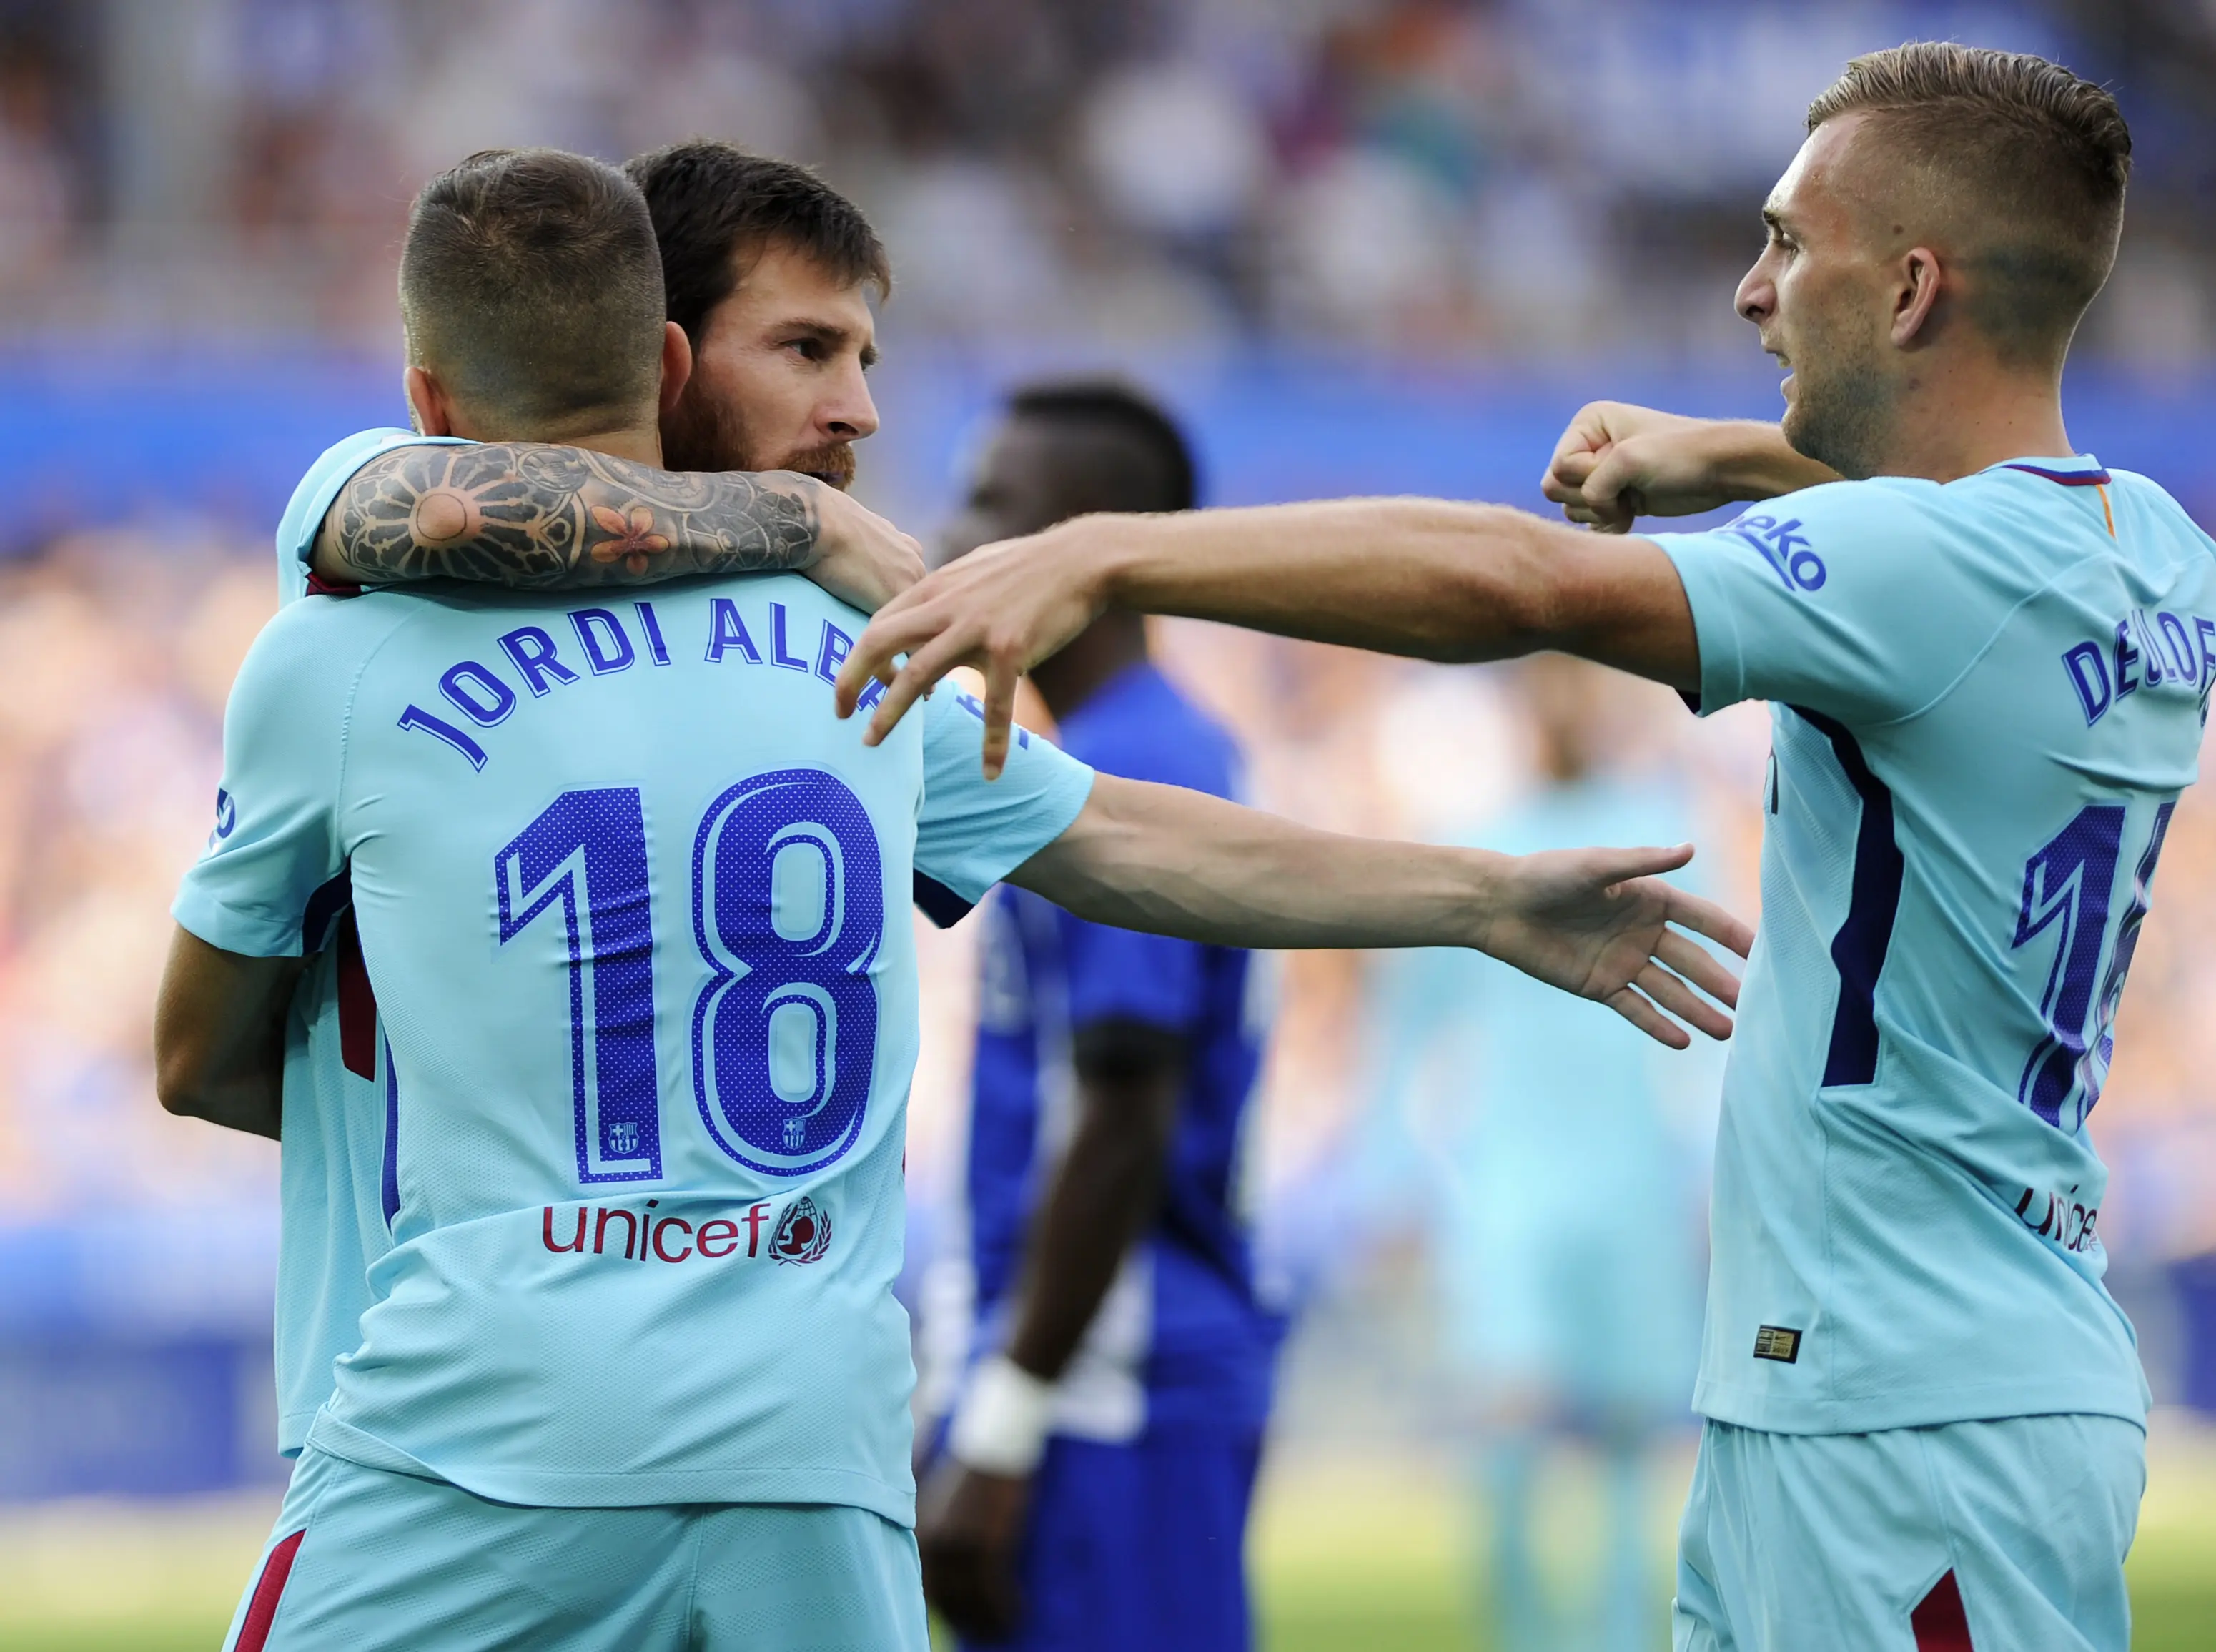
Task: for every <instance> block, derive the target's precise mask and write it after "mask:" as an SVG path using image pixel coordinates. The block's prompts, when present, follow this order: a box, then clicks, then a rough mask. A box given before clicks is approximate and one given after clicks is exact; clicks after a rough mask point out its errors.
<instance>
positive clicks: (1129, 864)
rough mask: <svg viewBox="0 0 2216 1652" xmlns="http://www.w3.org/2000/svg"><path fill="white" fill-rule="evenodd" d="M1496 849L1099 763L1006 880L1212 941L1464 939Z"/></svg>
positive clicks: (1458, 942)
mask: <svg viewBox="0 0 2216 1652" xmlns="http://www.w3.org/2000/svg"><path fill="white" fill-rule="evenodd" d="M1507 864H1508V862H1507V858H1506V857H1505V856H1502V855H1497V854H1487V853H1485V852H1483V851H1480V850H1474V849H1451V848H1433V847H1430V846H1427V845H1423V844H1415V843H1392V842H1382V841H1374V840H1371V839H1368V838H1357V837H1345V836H1341V835H1338V834H1336V833H1332V832H1322V831H1317V830H1314V829H1312V828H1309V827H1305V826H1300V825H1296V824H1295V823H1293V822H1291V821H1289V820H1285V819H1283V818H1282V817H1278V816H1275V815H1270V814H1265V813H1263V812H1261V811H1259V810H1251V809H1242V808H1240V807H1239V806H1238V805H1237V804H1230V803H1227V802H1225V801H1223V800H1222V798H1212V797H1209V796H1207V795H1205V794H1203V793H1201V792H1188V791H1185V790H1183V789H1181V788H1179V787H1177V786H1154V785H1150V784H1148V783H1147V782H1145V781H1142V780H1125V779H1123V778H1121V777H1119V776H1117V775H1112V774H1102V775H1099V776H1097V777H1096V778H1095V780H1094V781H1093V794H1092V796H1091V798H1088V799H1087V801H1086V805H1085V808H1084V810H1083V811H1082V812H1081V813H1080V815H1079V817H1078V818H1077V820H1076V821H1075V822H1074V823H1073V824H1072V825H1071V826H1070V828H1069V829H1068V831H1066V832H1064V833H1063V834H1062V836H1061V837H1059V838H1057V839H1056V841H1054V842H1052V843H1050V844H1049V845H1048V846H1047V847H1046V848H1043V849H1042V850H1040V851H1039V852H1038V853H1037V854H1035V855H1033V856H1032V857H1031V860H1027V861H1025V863H1024V864H1023V865H1022V866H1019V867H1018V868H1017V869H1016V870H1015V871H1014V872H1012V873H1010V874H1009V878H1008V881H1009V882H1011V883H1013V884H1016V885H1019V886H1021V887H1023V888H1025V889H1030V890H1032V891H1036V892H1037V893H1038V894H1040V895H1043V896H1044V897H1046V898H1047V899H1049V900H1050V901H1052V902H1054V903H1056V905H1057V906H1060V907H1062V908H1063V909H1066V910H1068V911H1070V912H1073V913H1075V914H1076V915H1078V916H1079V917H1081V918H1087V919H1090V920H1092V921H1093V922H1096V923H1109V924H1114V925H1117V927H1119V928H1125V929H1143V930H1148V931H1149V932H1151V933H1154V934H1164V935H1173V936H1177V937H1179V939H1182V940H1197V941H1203V942H1205V943H1208V944H1210V945H1214V946H1246V947H1269V948H1296V947H1315V946H1327V947H1368V946H1474V945H1478V944H1479V943H1480V940H1481V938H1482V936H1483V934H1484V931H1485V928H1486V927H1487V922H1489V921H1490V919H1491V918H1492V917H1493V915H1495V911H1494V909H1495V907H1496V905H1497V900H1496V896H1497V891H1498V877H1499V871H1500V869H1501V868H1503V867H1505V866H1506V865H1507Z"/></svg>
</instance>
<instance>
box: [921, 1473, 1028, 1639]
mask: <svg viewBox="0 0 2216 1652" xmlns="http://www.w3.org/2000/svg"><path fill="white" fill-rule="evenodd" d="M1030 1502H1031V1482H1030V1480H1028V1479H1025V1478H1019V1477H1016V1476H1011V1475H1004V1474H986V1473H983V1472H982V1471H981V1470H976V1469H972V1468H969V1467H967V1466H965V1465H964V1464H962V1463H960V1462H957V1460H956V1459H955V1458H951V1457H942V1458H940V1459H939V1467H938V1469H937V1470H935V1471H934V1472H933V1474H932V1475H931V1476H930V1477H929V1478H928V1479H927V1480H926V1481H925V1482H924V1488H923V1496H922V1499H921V1506H920V1508H919V1509H918V1510H917V1515H918V1518H917V1520H916V1532H915V1536H916V1544H917V1547H918V1548H919V1549H920V1550H921V1551H922V1556H923V1593H924V1598H925V1599H926V1600H928V1601H929V1602H930V1603H931V1605H932V1606H933V1608H934V1609H935V1610H936V1611H937V1612H938V1613H939V1616H940V1617H942V1618H945V1619H946V1621H947V1622H948V1623H949V1624H951V1625H952V1626H953V1628H954V1630H955V1631H956V1633H957V1634H959V1635H961V1636H962V1637H963V1638H964V1639H965V1640H978V1641H998V1640H1005V1639H1006V1638H1007V1637H1009V1636H1010V1635H1012V1634H1013V1633H1014V1632H1015V1629H1016V1625H1017V1624H1018V1622H1019V1620H1020V1618H1021V1617H1022V1615H1023V1596H1022V1593H1021V1591H1020V1590H1019V1588H1018V1587H1017V1584H1016V1554H1017V1550H1018V1549H1019V1547H1020V1546H1021V1544H1022V1542H1023V1535H1024V1516H1025V1512H1026V1510H1027V1509H1028V1507H1029V1505H1030Z"/></svg>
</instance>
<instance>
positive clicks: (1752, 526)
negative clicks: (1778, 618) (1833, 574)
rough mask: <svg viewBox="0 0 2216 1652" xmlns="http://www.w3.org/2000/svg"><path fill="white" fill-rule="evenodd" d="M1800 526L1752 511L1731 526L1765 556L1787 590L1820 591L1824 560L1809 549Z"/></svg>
mask: <svg viewBox="0 0 2216 1652" xmlns="http://www.w3.org/2000/svg"><path fill="white" fill-rule="evenodd" d="M1800 526H1801V524H1800V518H1798V517H1797V516H1796V517H1794V518H1792V519H1791V520H1790V521H1782V522H1781V521H1778V520H1777V518H1776V517H1775V516H1770V515H1759V514H1757V513H1755V512H1749V513H1748V514H1747V515H1744V516H1741V517H1739V519H1738V520H1737V521H1733V522H1732V523H1731V524H1729V531H1730V532H1732V533H1736V534H1738V535H1739V538H1741V539H1745V541H1746V542H1747V543H1748V544H1749V545H1751V546H1753V547H1754V548H1755V549H1756V550H1757V551H1758V552H1761V553H1762V559H1763V560H1764V562H1766V563H1768V564H1770V571H1771V572H1773V573H1775V574H1776V576H1777V577H1778V578H1779V579H1780V580H1782V581H1783V582H1784V584H1785V589H1787V590H1788V591H1796V590H1797V591H1820V590H1821V589H1824V580H1825V575H1826V570H1825V567H1824V559H1823V558H1821V557H1819V556H1818V555H1817V554H1816V553H1815V552H1813V551H1812V550H1810V549H1809V548H1808V536H1807V534H1805V533H1802V532H1801V531H1800Z"/></svg>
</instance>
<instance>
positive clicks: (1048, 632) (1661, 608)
mask: <svg viewBox="0 0 2216 1652" xmlns="http://www.w3.org/2000/svg"><path fill="white" fill-rule="evenodd" d="M1109 607H1123V608H1132V609H1136V610H1138V611H1139V612H1141V613H1176V614H1185V615H1187V616H1190V617H1191V618H1194V619H1200V620H1223V621H1226V622H1228V623H1229V624H1233V625H1240V626H1252V627H1253V628H1254V629H1256V630H1259V631H1272V632H1277V633H1279V634H1280V635H1283V636H1288V637H1306V638H1314V640H1316V641H1319V642H1331V643H1343V644H1350V645H1352V646H1354V647H1357V648H1371V649H1376V650H1382V651H1383V652H1386V653H1392V654H1407V655H1413V656H1418V657H1419V658H1423V659H1435V660H1488V659H1501V658H1506V657H1509V656H1515V655H1519V654H1529V653H1533V652H1536V651H1537V650H1541V649H1560V650H1564V651H1565V652H1567V653H1573V654H1581V655H1583V656H1585V657H1586V658H1588V659H1592V660H1597V661H1599V662H1600V663H1603V664H1604V665H1613V666H1619V667H1621V668H1622V669H1625V670H1628V671H1635V672H1637V673H1639V674H1640V675H1642V676H1647V677H1653V678H1655V679H1656V680H1658V681H1662V682H1665V683H1668V684H1670V685H1671V687H1677V688H1686V689H1691V688H1697V687H1699V686H1700V649H1699V646H1698V644H1697V642H1696V638H1695V635H1694V630H1693V615H1692V610H1691V608H1690V607H1689V606H1688V605H1687V602H1686V600H1685V592H1684V586H1683V584H1682V583H1680V582H1679V580H1678V578H1677V569H1676V568H1675V566H1674V565H1672V564H1671V561H1670V559H1669V558H1668V557H1667V556H1665V554H1664V553H1663V552H1662V549H1661V547H1660V546H1657V545H1655V544H1653V542H1652V541H1650V540H1646V539H1604V538H1600V537H1597V536H1596V535H1593V534H1591V533H1581V532H1579V530H1577V529H1575V528H1571V527H1564V526H1563V525H1561V524H1560V523H1558V522H1549V521H1542V519H1541V518H1539V517H1536V516H1534V515H1530V514H1529V513H1528V512H1524V511H1520V510H1511V509H1506V508H1505V507H1501V506H1493V505H1463V504H1452V503H1449V502H1445V501H1443V500H1437V499H1341V500H1333V501H1327V502H1318V503H1314V504H1301V505H1268V506H1261V507H1255V508H1248V509H1234V510H1201V511H1190V512H1185V513H1183V514H1180V515H1168V516H1126V515H1103V516H1080V517H1078V518H1076V519H1075V520H1074V521H1069V522H1066V523H1064V524H1062V526H1061V527H1053V528H1050V529H1048V530H1047V531H1046V532H1045V533H1039V534H1036V535H1033V536H1032V537H1031V538H1030V539H1011V540H1008V541H1006V543H1004V544H1002V545H999V546H992V547H989V548H988V549H987V550H984V551H981V552H973V553H972V554H971V555H969V556H967V557H964V558H963V559H962V560H961V561H959V562H957V563H953V564H949V565H948V566H946V567H944V568H941V569H939V570H938V571H937V572H936V573H933V574H932V575H931V576H929V577H927V578H926V579H925V580H924V581H923V583H921V584H920V585H918V586H917V587H915V589H913V590H911V591H909V592H908V593H907V594H906V595H904V596H902V597H899V598H896V600H895V601H892V602H890V603H889V604H888V605H887V606H886V607H884V609H883V611H881V612H880V613H878V615H877V618H876V620H873V621H872V622H871V625H870V627H869V629H868V631H866V632H865V633H864V634H863V636H862V639H861V641H860V642H859V643H858V644H855V647H854V651H853V654H852V655H850V656H848V657H847V660H846V665H845V667H844V668H843V669H841V671H840V675H839V705H840V711H841V712H848V711H850V710H851V709H852V708H853V706H855V705H856V704H857V702H858V701H859V698H860V696H861V694H862V693H863V691H864V689H865V687H867V685H868V683H869V681H870V680H871V677H873V676H874V677H877V678H879V679H880V680H882V681H884V682H885V683H886V684H888V685H889V688H888V692H887V693H886V694H885V696H884V699H883V702H882V703H881V704H880V705H879V706H877V710H876V712H875V713H874V714H873V715H872V717H871V723H870V730H869V736H868V737H869V738H870V739H871V741H872V742H874V741H876V740H877V739H882V738H883V737H884V735H885V734H886V733H887V732H889V730H891V728H892V726H893V724H896V723H897V722H898V721H899V720H900V718H901V716H902V713H903V712H906V711H907V710H908V707H909V706H911V705H913V704H914V701H915V700H916V699H917V697H918V696H920V694H921V693H923V692H924V691H925V690H926V689H927V688H928V687H930V686H931V685H932V684H933V682H935V681H938V680H939V678H940V677H942V676H944V675H945V674H946V673H947V672H948V671H950V670H951V669H954V668H955V667H956V666H957V665H972V666H976V668H977V669H980V670H982V672H983V673H984V674H985V680H986V690H987V692H986V696H985V712H986V718H985V772H986V773H987V774H998V773H999V772H1000V765H1001V763H1002V762H1003V761H1005V759H1006V754H1007V740H1008V724H1009V722H1010V719H1011V718H1012V716H1013V710H1014V705H1015V692H1016V679H1017V677H1018V676H1019V675H1021V674H1022V673H1023V672H1025V671H1026V670H1028V669H1031V667H1032V666H1033V665H1036V664H1037V663H1038V662H1039V661H1041V660H1043V659H1044V658H1046V657H1047V656H1049V655H1050V654H1052V653H1054V652H1055V650H1057V649H1059V648H1060V647H1062V644H1065V643H1067V642H1068V640H1069V639H1070V638H1072V637H1074V636H1075V635H1076V634H1077V633H1078V632H1080V631H1082V630H1083V629H1084V628H1085V627H1086V626H1088V625H1090V624H1091V623H1092V622H1093V619H1094V618H1095V617H1096V616H1098V615H1099V613H1101V612H1102V611H1103V610H1104V609H1105V608H1109ZM902 654H906V655H907V656H908V661H907V663H905V665H901V664H897V663H896V661H897V659H898V656H901V655H902Z"/></svg>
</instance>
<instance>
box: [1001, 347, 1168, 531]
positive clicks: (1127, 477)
mask: <svg viewBox="0 0 2216 1652" xmlns="http://www.w3.org/2000/svg"><path fill="white" fill-rule="evenodd" d="M1008 416H1010V417H1011V418H1022V419H1043V420H1048V421H1050V422H1057V423H1062V424H1068V425H1072V426H1077V427H1081V428H1086V429H1087V430H1090V431H1095V432H1105V433H1106V434H1109V435H1112V436H1114V437H1116V438H1117V439H1119V441H1121V443H1122V444H1123V445H1125V446H1126V447H1128V448H1129V450H1130V453H1131V456H1132V459H1134V460H1135V461H1136V462H1134V463H1120V464H1110V463H1106V462H1104V463H1103V465H1101V467H1100V470H1099V474H1098V475H1096V476H1095V477H1093V478H1090V479H1091V480H1092V482H1093V492H1094V493H1095V494H1096V495H1097V496H1094V497H1089V498H1087V499H1086V501H1085V502H1084V504H1083V508H1084V509H1088V510H1128V511H1160V510H1191V509H1192V508H1193V506H1194V505H1195V504H1196V503H1197V502H1198V500H1199V496H1200V479H1199V472H1198V467H1197V465H1195V464H1194V462H1193V456H1192V447H1191V444H1190V443H1189V442H1187V441H1185V432H1184V431H1183V430H1181V429H1179V428H1178V423H1177V421H1176V420H1174V419H1173V418H1171V417H1170V416H1169V415H1168V414H1167V413H1166V412H1165V411H1163V410H1162V407H1161V404H1160V403H1158V402H1156V401H1155V400H1154V398H1152V397H1150V396H1148V395H1147V394H1146V393H1145V392H1144V391H1141V390H1138V389H1136V388H1134V387H1133V386H1132V385H1127V384H1124V383H1123V382H1122V381H1120V380H1118V379H1050V380H1047V381H1045V382H1043V383H1039V384H1033V385H1024V386H1023V387H1022V388H1020V389H1019V390H1017V391H1013V393H1012V394H1011V395H1010V396H1009V398H1008Z"/></svg>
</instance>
